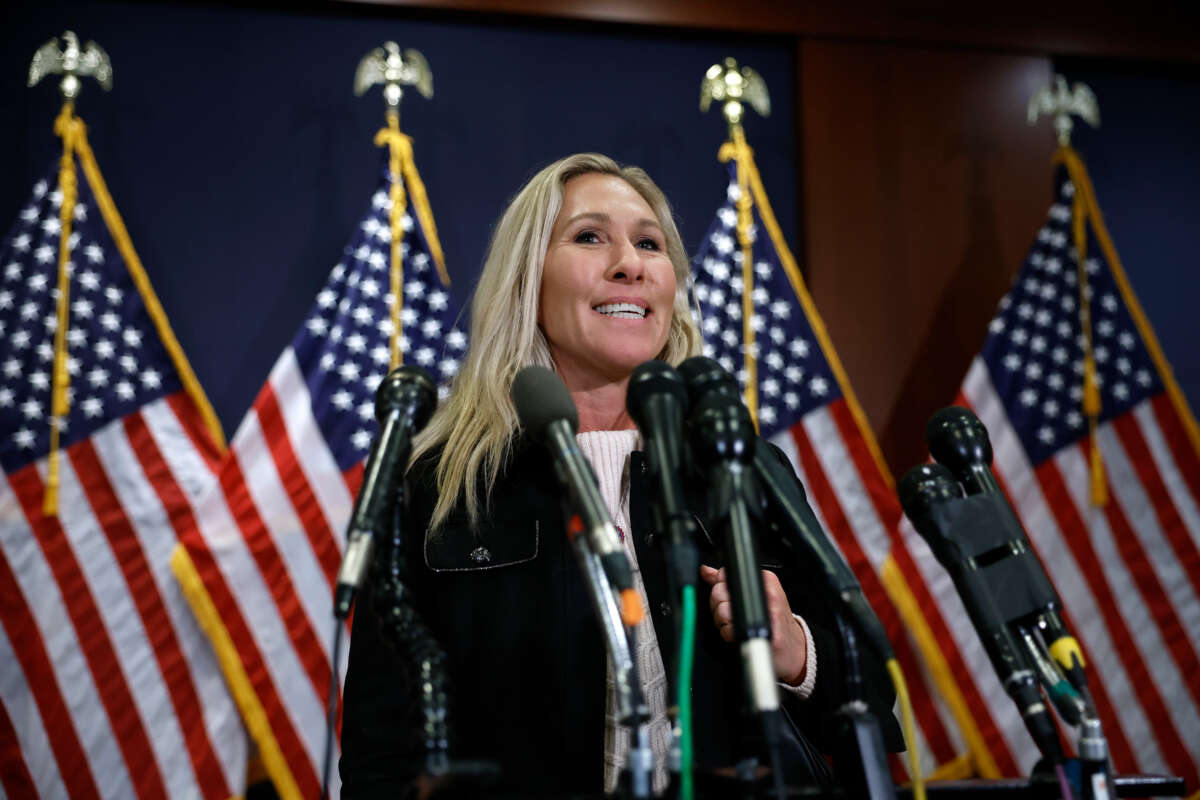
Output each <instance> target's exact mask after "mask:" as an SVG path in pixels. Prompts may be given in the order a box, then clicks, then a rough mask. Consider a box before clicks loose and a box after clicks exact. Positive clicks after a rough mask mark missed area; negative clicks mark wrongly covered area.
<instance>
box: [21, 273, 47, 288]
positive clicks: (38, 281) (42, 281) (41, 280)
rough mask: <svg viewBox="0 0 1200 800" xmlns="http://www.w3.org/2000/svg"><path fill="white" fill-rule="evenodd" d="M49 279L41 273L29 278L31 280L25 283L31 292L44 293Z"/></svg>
mask: <svg viewBox="0 0 1200 800" xmlns="http://www.w3.org/2000/svg"><path fill="white" fill-rule="evenodd" d="M46 283H47V278H46V276H45V275H43V274H42V273H40V272H35V273H34V274H32V275H30V276H29V280H27V281H25V285H26V286H28V287H29V291H31V292H42V291H45V290H46Z"/></svg>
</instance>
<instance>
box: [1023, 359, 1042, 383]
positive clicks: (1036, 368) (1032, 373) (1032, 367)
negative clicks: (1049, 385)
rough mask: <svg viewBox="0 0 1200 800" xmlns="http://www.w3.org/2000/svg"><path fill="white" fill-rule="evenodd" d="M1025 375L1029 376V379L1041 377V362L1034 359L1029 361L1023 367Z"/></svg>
mask: <svg viewBox="0 0 1200 800" xmlns="http://www.w3.org/2000/svg"><path fill="white" fill-rule="evenodd" d="M1025 377H1027V378H1029V380H1031V381H1036V380H1037V379H1038V378H1040V377H1042V366H1041V364H1039V363H1037V362H1036V361H1030V362H1029V364H1028V365H1027V366H1026V367H1025Z"/></svg>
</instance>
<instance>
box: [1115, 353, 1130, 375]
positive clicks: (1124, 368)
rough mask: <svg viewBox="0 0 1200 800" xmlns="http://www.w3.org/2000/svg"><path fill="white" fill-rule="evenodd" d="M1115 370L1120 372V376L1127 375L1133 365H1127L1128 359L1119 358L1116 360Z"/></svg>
mask: <svg viewBox="0 0 1200 800" xmlns="http://www.w3.org/2000/svg"><path fill="white" fill-rule="evenodd" d="M1117 369H1118V370H1119V371H1120V372H1121V374H1122V375H1128V374H1129V371H1130V370H1131V369H1133V365H1132V364H1130V363H1129V359H1128V358H1126V357H1125V356H1121V357H1120V358H1118V359H1117Z"/></svg>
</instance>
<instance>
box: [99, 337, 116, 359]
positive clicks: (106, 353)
mask: <svg viewBox="0 0 1200 800" xmlns="http://www.w3.org/2000/svg"><path fill="white" fill-rule="evenodd" d="M116 352H117V351H116V348H115V347H113V343H112V342H110V341H109V340H108V339H101V340H100V341H98V342H96V357H97V358H112V357H113V354H114V353H116Z"/></svg>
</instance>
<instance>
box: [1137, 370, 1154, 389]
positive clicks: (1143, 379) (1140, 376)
mask: <svg viewBox="0 0 1200 800" xmlns="http://www.w3.org/2000/svg"><path fill="white" fill-rule="evenodd" d="M1133 377H1134V380H1136V381H1137V382H1138V383H1140V384H1141V385H1142V386H1149V385H1150V384H1151V383H1153V380H1152V379H1151V378H1150V373H1149V372H1147V371H1146V370H1144V369H1139V370H1138V371H1137V373H1136V374H1135V375H1134V376H1133Z"/></svg>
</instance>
